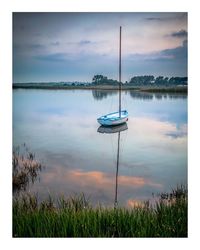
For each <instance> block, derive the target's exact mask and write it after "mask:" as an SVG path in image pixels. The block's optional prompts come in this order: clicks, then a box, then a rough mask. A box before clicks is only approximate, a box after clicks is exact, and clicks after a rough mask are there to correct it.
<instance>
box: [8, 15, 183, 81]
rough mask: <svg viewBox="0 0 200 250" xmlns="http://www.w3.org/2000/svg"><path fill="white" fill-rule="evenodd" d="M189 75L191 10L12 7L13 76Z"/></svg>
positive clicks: (33, 78)
mask: <svg viewBox="0 0 200 250" xmlns="http://www.w3.org/2000/svg"><path fill="white" fill-rule="evenodd" d="M120 26H122V81H123V82H125V81H129V80H130V78H131V77H133V76H136V75H154V76H159V75H162V76H168V77H172V76H187V48H188V45H187V35H188V32H187V13H183V12H172V13H170V12H167V13H165V12H162V13H161V12H160V13H159V12H157V13H153V12H149V13H148V12H145V13H139V12H135V13H134V12H131V13H127V12H125V13H118V12H113V13H101V12H97V13H93V12H90V13H84V12H79V13H75V12H74V13H72V12H71V13H52V12H51V13H48V12H46V13H13V82H49V81H81V82H84V81H88V82H91V81H92V78H93V76H94V75H95V74H102V75H104V76H107V77H108V78H112V79H118V61H119V27H120Z"/></svg>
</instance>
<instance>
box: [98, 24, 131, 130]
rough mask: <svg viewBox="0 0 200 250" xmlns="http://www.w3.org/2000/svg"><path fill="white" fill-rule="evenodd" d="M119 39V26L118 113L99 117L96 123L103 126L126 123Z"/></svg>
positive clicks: (120, 35) (120, 36)
mask: <svg viewBox="0 0 200 250" xmlns="http://www.w3.org/2000/svg"><path fill="white" fill-rule="evenodd" d="M121 38H122V27H121V26H120V31H119V111H117V112H113V113H110V114H106V115H103V116H101V117H99V118H98V119H97V121H98V122H99V123H100V124H101V125H103V126H116V125H120V124H123V123H125V122H127V121H128V111H127V110H121V91H122V82H121Z"/></svg>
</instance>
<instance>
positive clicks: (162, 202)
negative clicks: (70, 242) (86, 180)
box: [13, 187, 187, 237]
mask: <svg viewBox="0 0 200 250" xmlns="http://www.w3.org/2000/svg"><path fill="white" fill-rule="evenodd" d="M56 204H57V205H55V204H54V202H53V201H52V199H51V198H49V200H46V201H44V202H42V203H40V204H39V203H38V201H37V199H36V197H33V196H23V197H21V198H17V199H14V201H13V236H14V237H187V191H186V189H185V188H184V187H178V188H177V189H176V190H173V191H172V192H171V193H170V194H161V195H160V198H159V200H158V201H157V202H156V204H155V205H154V206H151V205H149V203H148V202H146V203H144V204H143V206H140V207H134V208H131V209H127V208H103V207H101V206H98V207H96V208H94V207H92V206H91V205H90V203H89V202H88V201H87V200H86V199H85V197H84V195H80V196H76V197H71V198H68V199H64V198H61V199H58V201H57V203H56Z"/></svg>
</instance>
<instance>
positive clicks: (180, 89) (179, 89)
mask: <svg viewBox="0 0 200 250" xmlns="http://www.w3.org/2000/svg"><path fill="white" fill-rule="evenodd" d="M19 88H22V89H52V90H59V89H60V90H61V89H62V90H70V89H90V90H118V89H119V87H118V85H86V86H72V85H65V86H64V85H53V86H51V85H48V84H44V85H42V84H41V85H39V84H16V85H13V89H19ZM122 90H136V91H145V92H160V93H187V91H188V89H187V87H184V86H124V85H123V86H122Z"/></svg>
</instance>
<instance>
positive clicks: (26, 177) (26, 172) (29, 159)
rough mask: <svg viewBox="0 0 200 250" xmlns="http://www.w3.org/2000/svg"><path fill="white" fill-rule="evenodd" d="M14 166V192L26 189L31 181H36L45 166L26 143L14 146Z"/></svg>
mask: <svg viewBox="0 0 200 250" xmlns="http://www.w3.org/2000/svg"><path fill="white" fill-rule="evenodd" d="M12 166H13V171H12V174H13V177H12V180H13V192H19V191H21V190H24V191H25V190H26V189H27V186H28V185H29V184H30V183H34V182H35V180H36V179H37V177H38V173H39V172H40V171H41V170H42V167H43V166H42V164H41V163H40V162H38V161H37V160H36V159H35V154H33V153H32V152H30V150H29V149H28V147H27V146H26V144H25V143H24V144H23V145H22V147H19V146H18V147H15V148H13V157H12Z"/></svg>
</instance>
